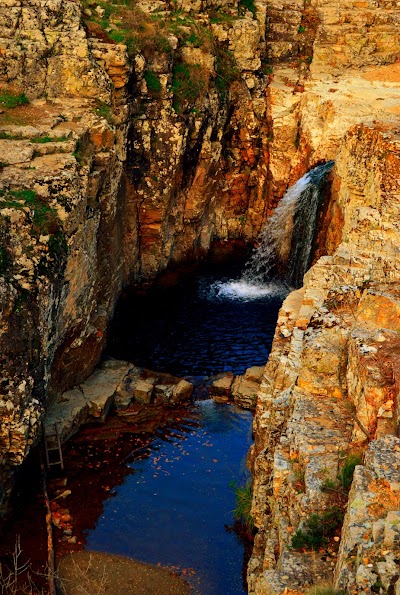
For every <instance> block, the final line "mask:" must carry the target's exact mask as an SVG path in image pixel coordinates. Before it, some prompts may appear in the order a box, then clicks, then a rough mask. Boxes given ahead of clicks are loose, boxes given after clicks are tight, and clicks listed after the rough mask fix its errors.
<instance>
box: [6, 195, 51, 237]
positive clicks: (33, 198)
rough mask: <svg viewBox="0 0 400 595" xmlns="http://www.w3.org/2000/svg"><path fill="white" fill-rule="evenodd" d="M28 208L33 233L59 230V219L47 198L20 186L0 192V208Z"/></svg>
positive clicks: (40, 233)
mask: <svg viewBox="0 0 400 595" xmlns="http://www.w3.org/2000/svg"><path fill="white" fill-rule="evenodd" d="M25 207H29V208H30V218H31V221H32V231H33V235H34V236H36V237H38V236H39V235H42V234H45V235H47V234H55V233H58V232H59V230H60V220H59V218H58V215H57V212H56V211H55V210H54V209H53V208H51V207H50V206H49V204H48V202H47V200H46V199H45V198H44V197H42V196H39V195H38V194H37V193H36V192H35V191H34V190H31V189H29V188H21V189H19V190H9V191H7V192H4V191H3V192H1V193H0V208H12V209H18V210H19V209H23V210H25Z"/></svg>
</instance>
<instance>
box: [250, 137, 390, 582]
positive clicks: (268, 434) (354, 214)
mask: <svg viewBox="0 0 400 595" xmlns="http://www.w3.org/2000/svg"><path fill="white" fill-rule="evenodd" d="M399 148H400V145H399V137H398V136H397V135H396V134H393V133H388V132H384V131H380V130H377V129H374V128H369V127H365V126H358V127H355V128H353V129H351V130H350V131H349V133H348V134H347V135H346V136H345V138H344V140H343V142H342V144H341V148H340V151H339V154H338V156H337V159H336V166H335V170H334V178H335V181H334V188H335V189H336V190H335V193H334V196H333V198H332V200H333V201H334V203H335V205H336V209H337V210H338V211H340V212H341V213H342V216H343V227H342V239H341V242H340V244H339V245H338V246H337V248H336V249H335V250H334V251H333V253H332V255H330V256H324V257H321V258H320V259H319V260H318V262H317V263H316V264H315V265H314V266H313V267H312V268H311V269H310V270H309V271H308V273H307V274H306V276H305V279H304V287H303V288H302V289H300V290H298V291H296V292H293V293H292V294H290V295H289V297H288V298H287V299H286V301H285V302H284V304H283V307H282V310H281V312H280V315H279V319H278V324H277V329H276V334H275V339H274V345H273V351H272V353H271V356H270V359H269V362H268V365H267V367H266V370H265V375H264V381H263V383H262V386H261V391H260V393H259V395H258V405H257V411H256V418H255V427H254V429H255V444H254V447H253V450H252V452H251V457H250V459H251V462H252V465H253V474H254V499H253V514H254V518H255V522H256V525H257V527H259V532H258V534H257V536H256V542H255V548H254V552H253V557H252V560H251V562H250V566H249V582H250V592H255V593H283V592H284V589H285V588H287V589H293V590H297V591H298V590H300V591H302V590H303V589H305V588H306V586H307V585H310V584H313V583H314V582H315V583H318V582H322V581H323V579H326V578H328V579H329V578H330V574H331V571H332V564H331V560H332V559H334V560H335V562H336V560H337V564H336V575H335V578H336V582H337V586H338V587H340V588H346V589H347V590H348V592H352V593H369V592H372V591H369V590H368V589H371V588H372V587H373V586H374V585H375V584H378V583H379V584H381V583H382V584H385V585H388V584H392V585H393V584H394V582H396V580H397V578H398V570H396V565H393V560H395V559H396V556H397V555H398V542H397V537H396V535H397V534H396V528H395V527H396V522H397V521H396V519H397V516H398V514H399V513H398V509H399V503H400V500H399V497H400V492H399V482H398V480H399V477H400V452H399V448H400V440H399V438H397V436H398V429H399V414H400V411H399V402H398V392H399V382H400V375H399V374H400V369H399V361H400V359H399V353H400V340H399V320H400V319H399V301H398V300H399V294H398V275H399V270H400V268H399V266H400V262H399V250H398V246H399V241H400V237H399V215H400V203H399V188H400V186H399V171H400V153H399ZM332 225H334V223H332ZM389 444H390V445H391V446H390V447H389V446H388V445H389ZM388 449H390V450H391V451H392V454H391V457H392V459H393V460H392V459H390V461H391V462H390V461H389V459H388V460H387V464H386V465H385V464H384V462H383V461H384V459H385V456H386V455H385V452H387V450H388ZM365 450H366V453H365V458H362V453H363V452H364V451H365ZM354 453H358V454H360V463H363V464H361V465H360V466H359V467H357V471H356V474H355V480H354V485H353V488H352V490H351V492H350V495H349V504H348V508H347V513H346V517H345V523H344V526H343V530H342V535H341V545H340V549H339V553H338V554H336V553H335V552H334V551H333V552H331V553H330V554H329V555H328V561H326V558H327V556H326V554H325V555H324V556H323V555H321V554H318V553H316V554H313V555H311V554H307V553H301V552H297V551H295V550H293V549H290V548H289V546H291V545H292V537H293V535H294V534H295V533H296V531H297V530H298V529H299V527H304V523H305V522H306V521H307V519H308V518H309V517H310V515H311V514H313V513H318V514H320V515H323V514H324V513H326V511H330V510H333V509H334V507H335V506H337V505H338V504H340V505H342V504H343V503H342V502H341V500H340V498H341V497H343V496H344V494H343V493H341V491H340V489H339V488H338V487H335V486H337V479H336V478H337V476H338V475H339V476H340V473H341V469H342V467H343V465H344V464H345V461H346V460H348V459H349V457H350V456H351V455H352V454H354ZM372 461H373V462H372ZM339 496H340V497H339ZM360 502H365V504H364V505H363V506H361V505H360V506H361V508H360V507H359V504H358V503H360ZM396 515H397V516H396ZM383 550H384V551H385V553H384V554H383ZM329 556H331V558H330V560H329ZM336 556H337V557H336ZM393 581H394V582H393ZM385 588H387V587H385ZM384 592H386V591H384Z"/></svg>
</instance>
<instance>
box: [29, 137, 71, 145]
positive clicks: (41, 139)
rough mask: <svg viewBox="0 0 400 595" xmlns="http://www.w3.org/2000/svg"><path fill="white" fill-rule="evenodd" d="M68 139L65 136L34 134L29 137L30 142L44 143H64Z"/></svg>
mask: <svg viewBox="0 0 400 595" xmlns="http://www.w3.org/2000/svg"><path fill="white" fill-rule="evenodd" d="M67 140H68V137H67V136H56V137H52V136H34V137H33V138H31V143H36V144H45V143H64V142H65V141H67Z"/></svg>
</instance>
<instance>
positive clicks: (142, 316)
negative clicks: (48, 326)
mask: <svg viewBox="0 0 400 595" xmlns="http://www.w3.org/2000/svg"><path fill="white" fill-rule="evenodd" d="M240 274H241V268H238V267H231V269H230V270H226V269H225V270H224V274H221V273H218V272H217V273H215V272H212V273H208V274H203V275H201V276H198V277H196V278H192V279H189V280H187V281H186V282H181V283H180V284H179V285H177V286H175V287H172V288H168V289H160V288H158V289H154V290H152V291H150V292H149V293H148V294H146V295H137V296H125V299H121V300H120V302H119V305H118V307H117V310H116V314H115V317H114V321H113V325H112V326H111V328H110V331H109V340H108V349H107V352H108V354H109V355H111V356H112V357H116V358H118V359H128V360H129V361H132V362H134V363H135V364H136V365H139V366H144V367H146V368H150V369H156V370H158V371H160V372H169V373H171V374H175V375H177V376H196V377H202V376H212V375H214V374H218V373H220V372H223V371H227V370H232V371H233V372H234V373H235V374H243V372H245V370H246V368H248V367H250V366H257V365H264V364H265V363H266V361H267V359H268V355H269V350H270V348H271V343H272V338H273V334H274V330H275V324H276V319H277V315H278V310H279V308H280V305H281V303H282V298H283V296H284V295H285V294H286V293H287V290H286V289H285V288H275V287H274V288H273V290H272V291H271V293H270V294H267V295H263V296H262V297H259V298H258V299H246V298H243V299H231V298H229V297H227V295H226V294H224V293H223V292H222V291H220V288H221V287H223V284H224V283H225V282H226V283H227V284H228V285H229V283H228V282H229V281H230V280H231V279H232V278H236V279H238V278H239V277H240Z"/></svg>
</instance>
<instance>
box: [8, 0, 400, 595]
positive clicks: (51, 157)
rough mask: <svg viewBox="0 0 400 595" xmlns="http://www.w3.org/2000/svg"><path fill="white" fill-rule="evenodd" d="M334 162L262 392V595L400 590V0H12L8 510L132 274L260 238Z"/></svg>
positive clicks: (254, 579) (149, 278) (253, 582)
mask: <svg viewBox="0 0 400 595" xmlns="http://www.w3.org/2000/svg"><path fill="white" fill-rule="evenodd" d="M328 160H334V161H335V166H334V168H333V170H332V172H331V174H330V178H329V185H330V193H329V196H327V197H326V199H325V200H324V203H323V206H322V209H321V212H320V215H319V221H318V230H317V237H316V240H315V245H314V246H313V253H314V256H313V265H312V267H311V268H310V269H309V271H308V272H307V273H306V275H305V277H304V283H303V286H302V287H301V288H300V289H297V290H295V291H293V292H291V293H290V294H289V296H288V297H287V298H286V300H285V301H284V303H283V306H282V308H281V311H280V314H279V318H278V323H277V327H276V331H275V338H274V343H273V349H272V353H271V356H270V358H269V361H268V363H267V365H266V367H265V370H264V373H263V378H262V381H261V386H260V389H259V392H258V395H257V405H256V411H255V419H254V445H253V446H252V448H251V451H250V453H249V457H248V464H249V466H250V468H251V473H252V478H253V483H252V494H253V500H252V515H253V518H254V522H255V527H256V536H255V543H254V549H253V554H252V557H251V559H250V562H249V566H248V586H249V593H257V594H263V595H264V594H268V595H269V594H271V595H272V594H274V595H275V594H276V595H280V594H283V593H293V595H295V594H297V593H304V592H305V591H306V590H307V589H308V588H309V587H310V586H312V585H318V584H319V583H327V582H329V583H330V584H332V585H334V588H336V589H338V590H341V591H339V592H345V593H349V594H360V595H361V594H363V595H367V594H371V593H388V594H393V595H399V594H400V578H399V574H400V570H399V568H400V438H399V422H400V409H399V407H400V405H399V390H400V388H399V386H400V295H399V287H398V284H399V278H400V5H399V4H398V3H397V2H396V1H394V0H362V1H360V0H337V1H333V0H292V1H286V0H280V1H279V2H278V1H277V0H268V1H267V0H254V2H253V1H252V0H242V1H241V2H238V1H237V0H176V1H174V2H172V1H171V2H169V1H163V0H137V1H135V0H132V1H130V0H129V1H127V2H124V3H119V2H117V1H116V0H115V1H114V0H107V1H106V0H82V1H80V0H64V1H62V0H2V2H1V4H0V415H1V429H0V456H1V458H0V481H1V486H0V508H1V510H2V512H3V513H5V512H6V510H7V503H8V501H9V497H10V493H11V490H12V485H13V477H14V474H15V471H16V469H18V468H19V466H20V465H21V464H22V462H23V461H24V460H25V458H26V456H27V455H28V453H29V451H30V448H31V446H32V445H34V444H35V443H37V441H38V439H39V437H40V433H41V424H40V422H41V419H42V416H43V414H44V412H45V411H46V409H48V408H49V406H50V405H51V404H52V402H54V401H55V400H56V399H57V398H58V397H59V396H60V394H62V393H63V392H64V391H67V390H69V389H71V388H72V387H74V386H76V385H79V384H81V383H83V382H84V381H85V380H86V379H87V378H88V377H89V376H90V374H91V373H92V372H93V370H94V369H95V367H96V365H97V364H98V363H99V361H100V358H101V354H102V352H103V349H104V347H105V344H106V341H107V328H108V325H109V323H110V320H111V318H112V316H113V313H114V309H115V305H116V301H117V299H118V296H119V295H120V293H121V291H122V289H123V288H124V287H125V286H126V285H128V284H129V283H132V282H134V283H138V284H139V283H140V284H144V283H145V284H150V283H151V282H153V281H154V280H155V279H157V278H158V277H159V276H160V275H161V274H162V273H164V272H165V271H167V270H174V269H176V268H177V267H179V266H181V265H183V264H185V263H191V262H193V261H196V260H199V259H201V258H203V257H205V256H206V255H207V254H208V253H209V252H210V250H213V249H215V248H214V247H215V246H224V245H230V244H233V243H243V244H250V243H254V242H255V241H256V238H257V236H258V234H259V233H260V231H261V229H262V227H263V224H264V223H265V221H266V220H267V218H268V217H269V216H270V215H271V213H272V212H273V209H274V208H275V207H276V205H277V204H278V203H279V201H280V199H281V198H282V196H283V195H284V193H285V191H286V190H287V188H288V187H289V186H290V185H291V184H293V183H294V182H295V181H296V180H298V179H299V178H300V177H301V176H302V175H303V174H304V173H305V172H306V171H308V170H309V169H310V168H311V167H313V166H315V165H318V164H320V163H324V162H326V161H328ZM352 462H353V463H354V464H352ZM351 465H352V469H353V468H354V476H353V478H352V480H351V478H350V481H348V482H347V481H346V482H345V481H344V476H345V469H347V467H349V466H351ZM310 519H311V520H310ZM312 521H313V522H314V525H315V524H319V525H324V526H325V525H326V527H327V528H326V532H325V533H326V534H324V535H323V543H324V544H325V546H326V548H328V549H327V550H326V551H328V554H327V553H326V551H325V550H324V553H321V552H319V551H318V549H315V548H311V549H310V548H309V547H307V543H306V542H304V536H306V537H305V539H306V541H307V535H309V534H310V533H311V532H312V531H311V525H312ZM302 536H303V537H302ZM301 537H302V538H303V542H302V543H299V538H301ZM295 538H296V539H297V541H296V539H295ZM296 544H297V546H298V547H297V546H296ZM329 544H330V545H331V546H332V548H331V550H329V547H330V545H329Z"/></svg>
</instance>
